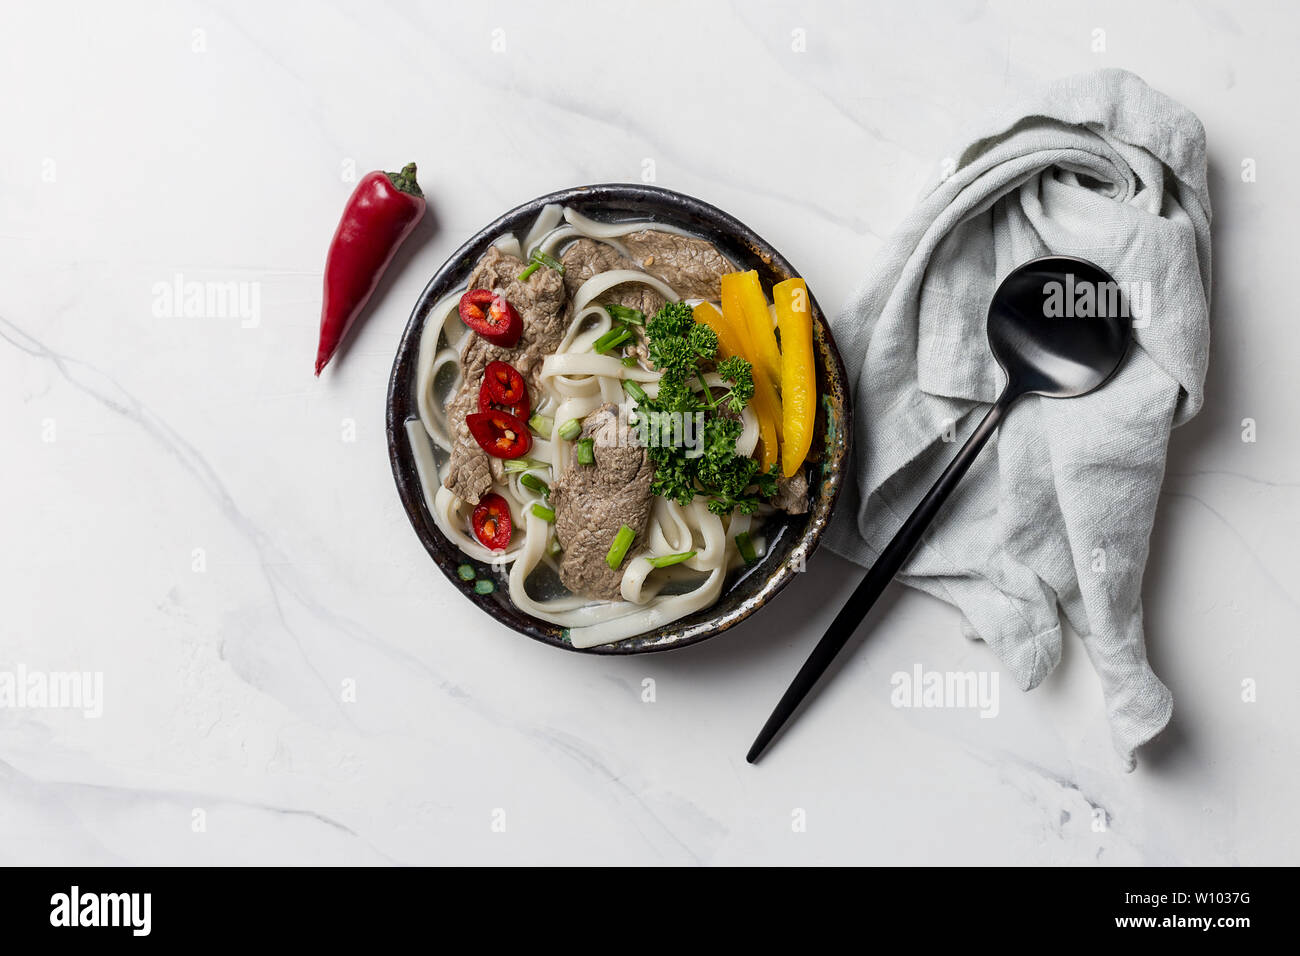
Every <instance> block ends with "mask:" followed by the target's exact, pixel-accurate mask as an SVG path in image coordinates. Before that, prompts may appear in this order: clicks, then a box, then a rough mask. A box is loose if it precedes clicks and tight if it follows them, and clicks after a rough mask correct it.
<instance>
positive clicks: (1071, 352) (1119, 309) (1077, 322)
mask: <svg viewBox="0 0 1300 956" xmlns="http://www.w3.org/2000/svg"><path fill="white" fill-rule="evenodd" d="M1127 305H1128V304H1127V301H1126V300H1125V299H1124V298H1123V296H1122V294H1121V290H1120V287H1119V285H1118V284H1117V283H1116V282H1115V280H1114V279H1112V278H1111V277H1110V276H1109V275H1107V274H1106V272H1105V271H1103V270H1102V269H1100V268H1099V267H1097V266H1095V265H1093V264H1092V263H1091V262H1088V261H1086V260H1084V259H1076V258H1073V257H1071V256H1044V257H1043V258H1041V259H1033V260H1031V261H1029V262H1026V263H1025V264H1024V265H1022V266H1020V267H1019V268H1017V269H1016V270H1015V271H1013V272H1012V273H1011V274H1010V275H1009V276H1007V277H1006V278H1005V279H1004V280H1003V281H1002V284H1001V285H999V286H998V289H997V292H995V293H994V295H993V301H992V302H991V303H990V304H989V320H988V337H989V346H990V348H992V350H993V356H994V358H996V359H997V361H998V364H999V365H1001V366H1002V370H1003V371H1004V372H1005V373H1006V376H1007V384H1006V387H1005V388H1004V389H1003V390H1002V394H1001V395H1000V396H999V397H998V400H997V401H996V402H994V404H993V407H992V408H991V409H989V412H988V414H987V415H985V416H984V420H983V421H981V422H980V423H979V425H978V426H977V427H976V429H975V431H974V432H973V433H972V434H971V436H970V438H968V439H967V440H966V444H965V445H964V446H963V447H962V449H961V451H959V452H958V453H957V457H956V458H954V459H953V460H952V464H951V465H949V466H948V467H947V469H946V470H945V471H944V473H943V474H942V475H940V476H939V480H938V481H936V482H935V483H934V487H933V488H931V489H930V491H929V493H928V494H927V495H926V496H925V497H924V498H922V499H921V503H920V504H919V505H917V506H916V510H915V511H913V512H912V514H911V515H910V516H909V517H908V519H907V520H906V521H905V522H903V526H902V527H901V528H899V529H898V533H897V534H896V535H894V539H893V540H892V541H890V542H889V544H888V545H887V546H886V547H885V550H884V551H882V552H881V553H880V557H879V558H877V559H876V563H875V564H874V565H872V567H871V570H870V571H868V572H867V576H866V577H865V578H863V579H862V583H861V584H859V585H858V587H857V590H855V591H854V592H853V594H852V596H851V597H850V598H849V600H848V602H847V603H846V604H845V605H844V607H843V608H842V609H841V610H840V613H839V614H837V615H836V616H835V620H834V621H833V622H832V623H831V626H830V628H829V629H828V630H827V631H826V634H825V636H824V637H823V638H822V639H821V641H820V642H819V643H818V644H817V646H816V647H815V648H813V652H812V654H810V655H809V657H808V660H807V661H805V662H804V665H803V667H801V668H800V669H799V673H798V674H796V675H795V678H794V681H793V682H791V684H790V687H789V689H788V690H786V692H785V696H783V697H782V698H781V702H780V703H778V704H777V705H776V710H774V711H772V716H771V717H769V718H768V719H767V723H766V724H764V725H763V729H762V730H761V731H760V732H759V735H758V737H757V738H756V739H755V740H754V745H753V746H752V747H750V748H749V753H748V754H747V755H746V756H745V759H746V760H748V761H749V762H750V763H753V762H754V761H756V760H757V759H758V756H759V754H761V753H762V752H763V748H764V747H766V746H767V745H768V744H769V743H770V742H771V741H772V738H773V737H775V736H776V734H777V732H778V731H779V730H780V729H781V727H782V726H784V724H785V722H786V721H787V720H789V719H790V715H791V714H793V713H794V711H795V708H796V707H798V706H799V702H800V701H802V700H803V699H804V697H805V696H806V695H807V694H808V691H810V690H812V688H813V685H814V684H816V683H817V679H818V678H819V677H821V675H822V673H823V672H824V671H825V670H826V668H827V667H829V666H830V663H831V661H832V660H834V659H835V655H836V654H838V653H839V652H840V650H841V649H842V648H843V647H844V645H845V644H846V643H847V642H848V639H849V638H850V637H852V636H853V632H854V631H855V630H857V627H858V625H859V624H861V623H862V619H863V618H864V617H865V616H866V614H867V612H868V611H870V610H871V606H872V605H873V604H875V603H876V599H877V598H878V597H880V594H881V592H882V591H884V590H885V586H886V585H887V584H889V582H890V581H892V580H893V578H894V575H896V574H897V573H898V571H899V569H900V568H902V566H903V564H904V563H905V562H906V561H907V559H908V557H909V556H910V555H911V553H912V551H913V550H915V548H916V546H917V545H918V544H920V542H921V536H922V535H923V534H924V533H925V529H926V528H928V527H929V526H930V522H931V521H933V520H934V516H935V515H936V514H938V512H939V509H940V508H941V507H942V506H943V503H944V502H945V501H946V500H947V499H948V496H949V495H950V494H952V491H953V489H954V488H956V487H957V483H958V482H960V481H961V479H962V476H963V475H964V474H966V470H967V469H968V468H970V466H971V464H972V463H973V462H974V461H975V459H976V457H978V455H979V453H980V449H982V448H983V447H984V443H985V442H987V441H988V439H989V436H990V435H992V434H993V432H994V430H995V429H996V428H997V427H998V424H999V423H1000V422H1001V421H1002V419H1003V417H1005V415H1006V414H1007V409H1009V408H1010V407H1011V405H1012V403H1013V402H1015V401H1016V399H1018V398H1020V397H1021V396H1022V395H1043V396H1046V397H1047V398H1075V397H1077V396H1079V395H1086V394H1088V393H1089V392H1091V391H1093V390H1094V389H1097V388H1099V387H1100V386H1101V385H1102V384H1103V383H1105V381H1106V380H1107V379H1109V378H1110V377H1111V376H1112V375H1113V374H1115V370H1116V369H1118V368H1119V365H1120V362H1121V361H1123V359H1124V355H1125V353H1126V352H1127V351H1128V346H1129V340H1130V338H1131V335H1132V332H1131V323H1130V319H1129V315H1128V308H1127Z"/></svg>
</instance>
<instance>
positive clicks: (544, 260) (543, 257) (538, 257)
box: [528, 249, 564, 275]
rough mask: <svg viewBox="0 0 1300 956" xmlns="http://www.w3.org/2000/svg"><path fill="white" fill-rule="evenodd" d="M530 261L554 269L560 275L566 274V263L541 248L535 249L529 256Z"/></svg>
mask: <svg viewBox="0 0 1300 956" xmlns="http://www.w3.org/2000/svg"><path fill="white" fill-rule="evenodd" d="M528 261H529V262H533V263H536V264H538V265H543V266H546V267H547V268H548V269H554V270H555V271H556V272H558V273H559V274H560V275H564V263H563V262H561V261H560V260H559V259H557V258H555V256H553V255H550V254H549V253H546V252H542V250H541V249H534V250H533V254H532V255H531V256H529V257H528Z"/></svg>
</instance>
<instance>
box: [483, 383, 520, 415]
mask: <svg viewBox="0 0 1300 956" xmlns="http://www.w3.org/2000/svg"><path fill="white" fill-rule="evenodd" d="M478 410H479V411H480V412H509V413H510V414H511V415H513V416H515V418H517V419H519V420H520V421H521V422H526V421H528V411H529V409H528V401H527V399H525V400H524V403H523V404H522V405H499V404H497V401H496V399H494V398H493V397H492V393H491V391H490V390H489V389H488V386H487V382H484V383H483V384H482V385H480V386H479V390H478Z"/></svg>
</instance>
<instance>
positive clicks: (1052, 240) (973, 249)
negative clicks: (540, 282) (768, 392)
mask: <svg viewBox="0 0 1300 956" xmlns="http://www.w3.org/2000/svg"><path fill="white" fill-rule="evenodd" d="M949 165H950V166H952V165H954V164H952V163H950V164H949ZM1049 253H1058V254H1066V255H1076V256H1081V257H1083V258H1085V259H1090V260H1092V261H1093V262H1096V263H1097V264H1098V265H1100V266H1101V267H1102V268H1104V269H1106V270H1107V271H1109V272H1110V274H1111V275H1112V276H1113V277H1114V278H1115V279H1116V280H1117V281H1118V282H1119V283H1120V285H1121V286H1122V287H1124V288H1125V289H1126V290H1129V292H1130V295H1129V299H1130V303H1131V309H1132V312H1133V314H1134V317H1135V326H1136V328H1135V336H1136V341H1137V347H1136V348H1135V349H1133V351H1132V352H1130V354H1129V356H1128V358H1127V359H1126V360H1125V363H1124V365H1123V367H1122V368H1121V369H1120V371H1119V373H1118V374H1117V376H1116V377H1115V378H1114V379H1112V380H1111V381H1110V382H1109V383H1108V384H1106V385H1105V386H1104V387H1103V388H1101V389H1100V390H1099V391H1097V392H1094V393H1093V394H1092V395H1088V396H1084V397H1082V398H1074V399H1068V400H1053V399H1045V398H1038V397H1036V396H1029V397H1027V398H1024V399H1022V400H1021V401H1020V402H1019V403H1017V405H1016V406H1015V407H1014V408H1013V409H1012V411H1011V412H1010V414H1009V416H1008V418H1007V419H1006V420H1005V422H1004V423H1003V425H1002V427H1001V429H1000V431H999V433H998V434H997V435H996V436H995V438H994V439H993V441H991V442H990V444H989V445H988V446H987V447H986V448H985V449H984V452H983V454H982V455H981V457H980V459H979V461H977V462H976V464H975V466H974V467H973V468H972V469H971V471H970V472H969V473H968V475H967V477H966V479H965V481H964V483H963V485H962V486H961V487H960V488H959V489H958V491H957V493H956V494H955V495H954V497H953V498H952V499H951V500H950V501H949V503H948V505H947V507H946V508H945V510H944V512H943V513H941V514H940V515H939V518H938V520H937V521H936V522H935V524H934V525H933V526H932V527H931V529H930V532H929V534H928V536H927V539H926V542H925V543H924V544H922V545H921V547H920V548H919V549H918V550H917V551H916V553H915V554H914V555H913V556H912V558H911V559H910V560H909V562H908V563H907V565H906V566H905V567H904V569H903V572H902V574H901V575H900V579H901V580H902V581H903V583H905V584H908V585H910V586H912V587H916V588H920V589H922V590H924V591H926V592H928V593H930V594H933V595H935V596H936V597H939V598H942V599H943V600H945V601H948V602H949V603H951V604H955V605H956V606H957V607H958V608H959V609H960V610H961V612H962V630H963V632H964V633H965V634H966V636H967V637H970V638H978V639H982V640H984V641H986V642H987V643H988V644H989V646H990V647H991V648H992V649H993V650H994V651H995V652H996V653H997V655H998V656H999V657H1000V658H1001V659H1002V662H1003V664H1004V665H1005V667H1006V668H1007V669H1008V670H1009V671H1010V672H1011V673H1012V675H1013V676H1014V678H1015V680H1016V681H1017V683H1018V684H1019V685H1020V687H1021V688H1023V689H1025V690H1029V689H1030V688H1033V687H1035V686H1037V685H1038V683H1039V682H1040V681H1042V679H1043V678H1044V677H1045V676H1046V675H1047V674H1048V673H1049V672H1051V670H1052V669H1053V668H1054V667H1055V666H1056V664H1057V662H1058V661H1059V660H1060V657H1061V622H1060V617H1059V615H1058V611H1057V607H1058V604H1059V606H1060V607H1061V608H1063V609H1064V612H1065V616H1066V618H1067V619H1068V620H1069V622H1070V625H1071V626H1072V627H1073V628H1074V630H1075V631H1076V632H1077V633H1078V634H1079V635H1081V636H1082V638H1083V642H1084V644H1085V646H1086V647H1087V650H1088V655H1089V657H1090V658H1091V660H1092V662H1093V665H1094V667H1095V668H1096V669H1097V672H1098V673H1099V674H1100V676H1101V685H1102V691H1103V693H1104V696H1105V702H1106V710H1107V713H1108V715H1109V718H1110V726H1111V733H1112V736H1113V739H1114V742H1115V746H1116V748H1117V749H1118V751H1119V752H1120V755H1121V757H1122V758H1123V760H1124V761H1125V766H1126V768H1127V769H1132V768H1133V766H1134V758H1133V751H1134V750H1135V749H1136V748H1137V747H1138V746H1140V745H1141V744H1143V743H1145V742H1146V741H1148V740H1150V739H1151V738H1152V737H1153V736H1154V735H1155V734H1157V733H1158V732H1159V731H1160V730H1161V729H1162V728H1163V727H1164V726H1165V724H1166V723H1167V722H1168V720H1169V716H1170V712H1171V710H1172V707H1173V700H1172V697H1171V695H1170V693H1169V689H1168V688H1167V687H1165V685H1164V684H1162V683H1161V682H1160V680H1159V679H1158V678H1157V677H1156V676H1155V674H1154V673H1153V672H1152V670H1151V667H1150V665H1149V664H1148V663H1147V655H1146V646H1145V641H1144V638H1143V628H1142V599H1141V590H1142V572H1143V569H1144V567H1145V564H1146V559H1147V547H1148V539H1149V537H1150V534H1151V526H1152V521H1153V518H1154V515H1155V510H1156V502H1157V498H1158V496H1159V493H1160V483H1161V480H1162V478H1163V476H1164V468H1165V452H1166V447H1167V445H1168V441H1169V430H1170V428H1171V427H1173V426H1174V425H1179V424H1182V423H1183V422H1185V421H1187V420H1188V419H1190V418H1191V417H1192V416H1193V415H1195V414H1196V412H1197V411H1198V410H1199V408H1200V406H1201V400H1202V384H1203V382H1204V380H1205V369H1206V361H1207V351H1208V347H1209V297H1210V197H1209V193H1208V191H1207V187H1206V155H1205V131H1204V129H1203V128H1202V126H1201V123H1200V121H1199V120H1198V119H1197V118H1196V116H1194V115H1193V114H1192V113H1191V112H1189V111H1188V110H1187V109H1186V108H1184V107H1183V106H1181V105H1180V104H1178V103H1176V102H1174V101H1173V100H1171V99H1169V98H1168V97H1166V96H1164V95H1163V94H1161V93H1158V92H1157V91H1155V90H1153V89H1151V88H1150V87H1149V86H1147V85H1146V84H1145V83H1144V82H1143V81H1142V80H1141V79H1139V78H1138V77H1137V76H1134V75H1133V74H1131V73H1127V72H1124V71H1122V70H1102V71H1099V72H1096V73H1089V74H1084V75H1080V76H1074V77H1070V78H1067V79H1064V80H1060V81H1057V82H1055V83H1052V84H1051V85H1049V86H1047V87H1046V88H1045V89H1042V90H1041V91H1039V92H1038V93H1036V94H1035V95H1033V96H1031V97H1029V98H1028V99H1026V100H1024V101H1022V102H1019V103H1017V104H1015V105H1014V106H1013V107H1012V108H1011V109H1009V110H1008V111H1006V112H1005V113H1003V114H1002V115H1001V116H1000V118H999V119H997V120H996V121H995V122H993V123H992V124H990V125H989V126H987V128H986V129H984V130H983V131H982V133H981V136H980V137H979V138H977V139H975V140H974V141H973V142H971V143H970V145H968V146H966V147H965V148H964V149H963V150H962V151H961V153H960V155H959V156H958V157H957V158H956V160H955V170H953V171H951V172H950V175H948V176H947V178H945V179H943V180H942V181H941V182H940V183H939V184H938V185H936V186H935V188H934V189H933V190H932V191H931V192H930V193H929V194H928V195H926V196H925V197H924V198H923V199H922V200H921V203H920V205H919V206H917V208H916V209H915V211H913V212H912V213H911V215H910V216H909V217H908V219H907V220H906V221H905V222H904V223H903V224H902V226H901V228H900V229H899V230H898V232H897V233H896V234H895V235H894V236H893V237H892V238H891V239H890V240H889V241H888V243H886V245H885V247H884V248H883V249H882V250H881V252H880V253H879V255H878V258H877V260H876V262H875V264H874V266H873V270H872V273H871V275H870V276H869V277H868V279H867V281H866V282H865V283H864V284H863V285H862V287H861V288H860V289H859V290H858V291H857V292H856V293H855V294H854V295H853V296H852V297H851V299H850V300H849V302H848V304H847V305H846V307H845V308H844V310H843V312H841V314H840V315H839V316H838V317H837V319H836V320H835V321H834V323H833V324H832V327H833V329H834V332H835V338H836V341H837V342H838V344H839V347H840V350H841V352H842V353H843V355H844V361H845V365H846V366H847V368H848V369H849V376H850V379H852V380H853V383H854V393H855V401H856V404H855V409H856V413H855V414H856V427H855V434H854V440H855V442H856V448H855V451H854V467H855V472H856V473H855V475H854V476H853V480H851V481H850V482H849V483H848V485H847V487H846V488H845V498H844V500H843V502H842V504H841V508H840V511H839V516H838V519H837V521H836V522H835V523H833V525H832V527H831V528H830V530H829V536H828V540H829V544H830V547H831V548H832V550H834V551H837V552H838V553H840V554H842V555H844V556H845V557H847V558H849V559H851V560H853V561H856V562H858V563H859V564H863V565H870V564H871V563H872V561H874V560H875V557H876V556H877V555H878V554H879V553H880V551H881V549H882V548H883V547H884V546H885V544H886V543H887V542H888V541H889V539H890V538H891V537H892V536H893V534H894V532H895V531H896V530H897V529H898V527H899V526H900V525H901V524H902V522H903V519H904V518H905V517H906V516H907V515H908V513H909V512H910V511H911V509H912V507H913V506H914V505H915V503H916V502H917V501H919V500H920V498H921V496H922V495H923V494H924V493H925V491H926V490H927V489H928V488H929V487H930V484H931V482H932V481H933V480H934V479H935V478H936V477H937V476H938V474H939V472H940V471H941V470H942V469H943V467H944V466H945V465H946V464H947V463H948V461H949V460H950V459H951V458H952V456H953V455H954V454H955V452H956V450H957V448H959V447H960V442H961V441H963V440H964V438H965V435H966V434H967V433H968V432H969V431H970V430H971V429H972V428H973V427H974V426H975V424H976V423H977V422H978V421H979V419H980V418H982V417H983V415H984V413H985V412H986V411H987V410H988V406H989V405H990V404H991V403H992V402H993V400H994V399H995V398H996V397H997V395H998V393H999V391H1000V390H1001V386H1002V374H1001V372H1000V370H999V369H998V366H997V363H996V362H995V361H994V359H993V357H992V354H991V352H990V351H989V347H988V342H987V340H986V338H985V328H984V326H985V319H986V316H987V310H988V303H989V299H990V298H991V296H992V295H993V291H994V289H995V287H996V286H997V284H998V283H999V282H1000V281H1001V280H1002V279H1003V277H1005V276H1006V274H1007V273H1008V272H1010V271H1011V270H1012V269H1013V268H1015V266H1017V265H1019V264H1020V263H1022V262H1024V261H1025V260H1027V259H1031V258H1034V257H1035V256H1041V255H1047V254H1049ZM1132 283H1138V285H1131V284H1132ZM1142 312H1145V313H1146V314H1145V315H1143V314H1141V313H1142Z"/></svg>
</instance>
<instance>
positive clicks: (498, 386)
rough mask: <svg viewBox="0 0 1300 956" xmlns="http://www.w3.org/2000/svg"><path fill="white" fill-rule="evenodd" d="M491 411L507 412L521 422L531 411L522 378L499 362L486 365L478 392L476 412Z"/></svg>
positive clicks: (509, 367)
mask: <svg viewBox="0 0 1300 956" xmlns="http://www.w3.org/2000/svg"><path fill="white" fill-rule="evenodd" d="M493 409H500V410H501V411H503V412H509V413H510V414H511V415H513V416H515V418H517V419H519V420H520V421H522V422H526V421H528V413H529V412H530V411H532V402H530V401H529V399H528V386H527V385H525V384H524V377H523V376H522V375H520V374H519V372H518V371H516V370H515V369H514V368H513V367H512V366H510V365H507V364H506V363H505V362H501V361H496V362H489V363H488V366H487V368H486V369H484V370H483V384H482V385H481V386H480V387H479V390H478V410H479V411H480V412H490V411H492V410H493Z"/></svg>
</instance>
